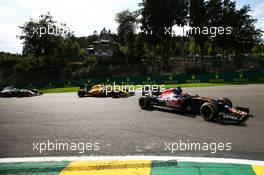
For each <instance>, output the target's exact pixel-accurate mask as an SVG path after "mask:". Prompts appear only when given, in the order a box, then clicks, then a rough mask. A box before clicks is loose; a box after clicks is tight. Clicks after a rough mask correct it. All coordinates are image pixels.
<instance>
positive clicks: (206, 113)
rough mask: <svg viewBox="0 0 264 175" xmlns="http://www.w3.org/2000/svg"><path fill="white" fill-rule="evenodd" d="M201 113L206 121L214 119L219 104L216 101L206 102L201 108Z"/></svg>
mask: <svg viewBox="0 0 264 175" xmlns="http://www.w3.org/2000/svg"><path fill="white" fill-rule="evenodd" d="M200 114H201V116H202V117H203V118H204V120H206V121H212V120H213V119H215V118H216V117H217V115H218V106H217V103H216V102H213V101H211V102H207V103H204V104H203V105H202V106H201V108H200Z"/></svg>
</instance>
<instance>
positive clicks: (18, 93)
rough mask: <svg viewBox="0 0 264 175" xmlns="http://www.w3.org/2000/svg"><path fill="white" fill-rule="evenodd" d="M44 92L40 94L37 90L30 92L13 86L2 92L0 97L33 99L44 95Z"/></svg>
mask: <svg viewBox="0 0 264 175" xmlns="http://www.w3.org/2000/svg"><path fill="white" fill-rule="evenodd" d="M42 94H43V93H42V92H39V91H38V90H37V89H33V90H32V91H31V90H28V89H18V88H14V87H13V86H9V87H5V88H3V90H2V91H0V97H33V96H39V95H42Z"/></svg>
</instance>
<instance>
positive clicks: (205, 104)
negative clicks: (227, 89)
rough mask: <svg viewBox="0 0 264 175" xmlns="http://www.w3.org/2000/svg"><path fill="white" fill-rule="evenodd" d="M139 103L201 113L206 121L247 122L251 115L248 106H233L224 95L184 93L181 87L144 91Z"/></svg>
mask: <svg viewBox="0 0 264 175" xmlns="http://www.w3.org/2000/svg"><path fill="white" fill-rule="evenodd" d="M142 95H145V96H142V97H141V98H140V99H139V105H140V107H141V108H142V109H150V108H152V107H157V108H162V109H164V108H165V109H171V110H175V111H176V112H180V113H191V114H198V115H201V116H202V117H203V118H204V119H205V120H206V121H214V120H216V119H221V120H225V121H228V122H231V123H237V124H242V123H245V122H246V121H247V120H248V119H249V117H251V115H250V114H249V109H248V108H243V107H233V104H232V102H231V100H230V99H228V98H226V97H224V98H219V99H218V100H215V99H211V98H207V97H200V96H198V95H195V96H191V95H189V94H187V93H183V92H182V89H181V88H180V87H178V88H173V89H167V90H164V91H163V92H162V93H156V94H154V93H152V92H142Z"/></svg>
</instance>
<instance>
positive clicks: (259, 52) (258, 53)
mask: <svg viewBox="0 0 264 175" xmlns="http://www.w3.org/2000/svg"><path fill="white" fill-rule="evenodd" d="M252 53H253V54H254V56H256V57H260V56H261V55H262V53H263V47H262V45H260V44H258V45H255V46H254V47H253V48H252Z"/></svg>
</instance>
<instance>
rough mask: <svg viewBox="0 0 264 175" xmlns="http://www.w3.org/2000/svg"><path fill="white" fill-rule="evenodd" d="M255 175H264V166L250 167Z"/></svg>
mask: <svg viewBox="0 0 264 175" xmlns="http://www.w3.org/2000/svg"><path fill="white" fill-rule="evenodd" d="M252 168H253V170H254V171H255V173H256V175H264V166H258V165H252Z"/></svg>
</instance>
